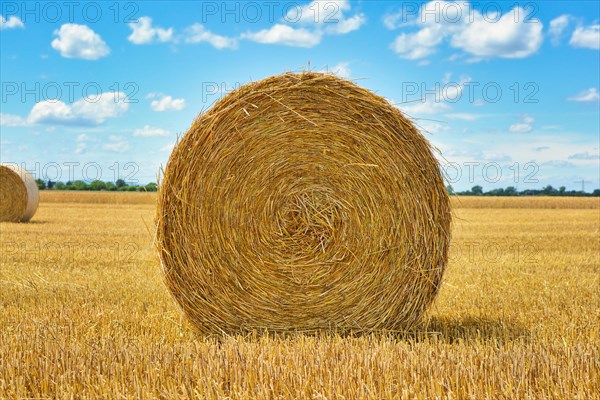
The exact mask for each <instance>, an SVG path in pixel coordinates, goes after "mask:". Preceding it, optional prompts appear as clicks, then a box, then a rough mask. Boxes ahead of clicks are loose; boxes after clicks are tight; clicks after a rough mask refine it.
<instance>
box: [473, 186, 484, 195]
mask: <svg viewBox="0 0 600 400" xmlns="http://www.w3.org/2000/svg"><path fill="white" fill-rule="evenodd" d="M471 193H473V194H474V195H475V196H481V195H482V194H483V188H482V187H481V186H479V185H475V186H473V187H472V188H471Z"/></svg>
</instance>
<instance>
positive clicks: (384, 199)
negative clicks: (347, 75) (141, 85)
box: [155, 73, 451, 333]
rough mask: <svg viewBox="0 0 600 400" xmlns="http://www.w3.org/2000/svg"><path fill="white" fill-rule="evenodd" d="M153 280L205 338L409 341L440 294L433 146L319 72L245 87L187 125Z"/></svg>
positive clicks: (443, 224) (167, 178) (443, 211)
mask: <svg viewBox="0 0 600 400" xmlns="http://www.w3.org/2000/svg"><path fill="white" fill-rule="evenodd" d="M156 223H157V233H156V241H155V243H156V246H157V249H158V252H159V255H160V259H161V263H162V268H163V272H164V276H165V282H166V285H167V287H168V288H169V290H170V291H171V293H172V294H173V296H174V298H175V300H176V301H177V302H178V304H179V305H180V306H181V307H182V309H183V311H184V313H185V314H186V315H187V317H188V318H189V319H190V321H191V322H192V323H193V325H194V326H195V327H196V328H197V329H198V330H199V331H200V332H203V333H218V332H226V333H234V332H240V331H250V330H262V329H266V330H269V331H306V332H314V331H320V330H335V331H337V332H349V331H353V332H365V331H372V330H406V329H408V328H410V327H411V326H413V325H414V324H415V323H416V322H417V321H419V319H420V318H421V317H422V315H423V313H424V312H425V311H426V309H427V307H428V306H429V305H430V304H431V302H432V301H433V299H434V298H435V296H436V294H437V293H438V291H439V289H440V285H441V281H442V275H443V273H444V270H445V268H446V263H447V258H448V247H449V242H450V223H451V211H450V202H449V198H448V194H447V192H446V189H445V187H444V184H443V180H442V177H441V174H440V169H439V166H438V162H437V160H436V158H435V157H434V155H433V152H432V148H431V147H430V144H429V142H428V141H427V140H426V139H425V138H424V137H423V136H422V135H421V134H420V133H419V132H418V130H417V129H416V128H415V127H414V126H413V125H412V124H411V122H410V121H409V120H408V119H407V118H406V117H405V116H404V115H403V114H402V113H401V112H400V111H399V110H398V109H397V108H396V107H394V106H393V105H391V104H390V103H389V102H388V101H387V100H385V99H384V98H382V97H380V96H377V95H375V94H373V93H372V92H370V91H369V90H366V89H363V88H361V87H359V86H357V85H355V84H354V83H352V82H350V81H347V80H343V79H340V78H337V77H335V76H333V75H329V74H319V73H302V74H294V73H286V74H283V75H279V76H273V77H270V78H267V79H264V80H261V81H258V82H253V83H249V84H247V85H244V86H242V87H240V88H239V89H237V90H235V91H234V92H231V93H230V94H228V95H226V96H225V97H223V98H222V99H221V100H219V101H218V102H217V103H215V105H214V106H213V107H212V108H211V109H210V110H209V111H208V112H206V113H205V114H203V115H201V116H199V117H198V119H197V120H196V121H194V123H193V124H192V126H191V127H190V129H189V131H188V132H187V133H186V134H185V135H184V136H183V138H182V139H181V141H180V142H179V143H178V145H177V146H176V147H175V149H174V151H173V153H172V154H171V157H170V159H169V161H168V164H167V166H166V169H165V172H164V177H163V180H162V182H161V185H160V189H159V195H158V207H157V216H156Z"/></svg>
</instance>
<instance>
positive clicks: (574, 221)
mask: <svg viewBox="0 0 600 400" xmlns="http://www.w3.org/2000/svg"><path fill="white" fill-rule="evenodd" d="M41 194H42V202H41V203H40V207H39V209H38V212H37V214H36V215H35V216H34V218H33V220H32V222H31V223H27V224H12V223H2V224H0V245H1V260H0V262H1V264H0V306H1V309H0V399H4V398H6V399H20V398H22V399H25V398H36V399H45V398H49V399H71V398H73V399H74V398H94V399H95V398H103V399H104V398H106V399H145V398H161V399H176V398H199V399H203V398H211V399H212V398H215V399H217V398H232V399H243V398H258V399H262V398H298V399H305V398H306V399H363V398H365V399H384V398H406V399H436V398H448V399H544V398H552V399H593V398H599V396H598V392H597V389H598V387H600V372H599V369H600V350H599V343H600V337H599V336H600V333H599V331H600V322H599V321H600V297H599V296H600V290H599V289H600V239H599V238H600V203H599V200H598V198H595V199H591V198H510V199H507V198H459V199H456V198H455V199H453V202H454V206H455V208H454V213H455V221H454V229H453V240H452V249H451V259H450V262H449V265H448V269H447V271H446V275H445V279H444V284H443V287H442V289H441V292H440V294H439V296H438V298H437V299H436V301H435V303H434V305H433V307H432V308H431V310H430V312H429V313H428V314H427V315H426V318H425V319H424V321H423V323H422V325H420V326H419V327H417V328H416V329H415V330H414V331H411V332H406V333H404V334H397V333H396V334H392V333H372V334H369V335H364V336H344V337H342V336H339V335H336V334H334V333H323V334H320V335H312V336H311V335H303V334H290V335H287V336H276V335H268V334H256V335H250V336H224V337H202V336H199V335H198V334H196V333H195V332H194V331H193V330H192V329H191V326H190V325H189V324H188V323H187V322H186V321H185V320H184V319H183V318H182V317H181V315H180V313H179V310H178V309H177V307H176V306H175V304H174V302H173V300H172V299H171V297H170V295H169V293H168V292H167V290H166V288H165V286H164V285H163V283H162V278H161V272H160V267H159V262H158V259H157V257H156V255H155V251H154V249H153V247H152V234H151V232H152V224H153V217H154V209H155V207H154V199H155V195H154V194H149V193H79V192H42V193H41Z"/></svg>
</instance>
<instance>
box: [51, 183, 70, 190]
mask: <svg viewBox="0 0 600 400" xmlns="http://www.w3.org/2000/svg"><path fill="white" fill-rule="evenodd" d="M66 188H67V185H65V184H64V183H63V182H61V181H58V182H56V184H55V185H54V189H55V190H65V189H66Z"/></svg>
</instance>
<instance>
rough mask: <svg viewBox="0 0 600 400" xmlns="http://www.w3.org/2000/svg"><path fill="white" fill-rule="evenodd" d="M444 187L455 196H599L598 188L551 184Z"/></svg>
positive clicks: (599, 190)
mask: <svg viewBox="0 0 600 400" xmlns="http://www.w3.org/2000/svg"><path fill="white" fill-rule="evenodd" d="M446 189H448V193H450V194H453V195H457V196H600V189H596V190H594V191H593V192H592V193H587V192H583V191H581V190H567V188H565V187H564V186H561V187H559V188H558V189H556V188H554V187H552V185H548V186H546V187H544V188H543V189H524V190H521V191H519V190H517V188H515V187H514V186H508V187H506V188H498V189H492V190H490V191H487V192H484V191H483V187H481V186H479V185H476V186H473V187H472V188H471V190H465V191H463V192H456V191H455V190H454V188H453V187H452V185H448V186H446Z"/></svg>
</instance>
